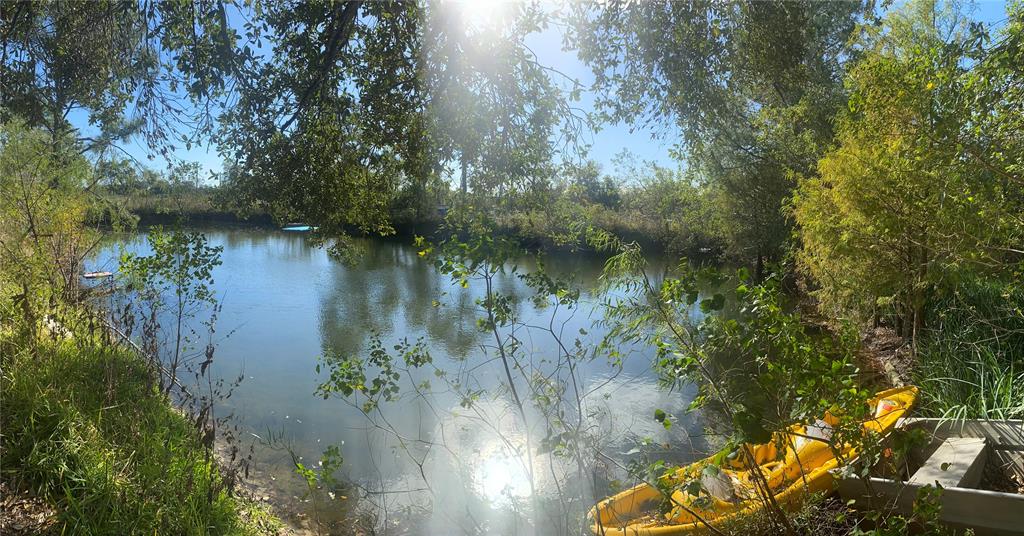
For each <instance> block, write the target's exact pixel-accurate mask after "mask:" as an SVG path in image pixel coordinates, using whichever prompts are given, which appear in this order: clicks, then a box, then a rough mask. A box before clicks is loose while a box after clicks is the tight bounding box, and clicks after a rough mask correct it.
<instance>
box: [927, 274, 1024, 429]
mask: <svg viewBox="0 0 1024 536" xmlns="http://www.w3.org/2000/svg"><path fill="white" fill-rule="evenodd" d="M931 310H932V314H931V315H930V317H929V318H928V324H929V326H930V328H929V329H930V332H929V333H928V334H927V336H926V337H925V338H924V340H923V343H922V345H921V348H920V352H919V355H918V364H917V366H916V368H915V371H914V378H915V381H916V382H917V384H918V385H919V386H920V387H921V388H922V390H921V397H922V399H921V406H920V409H921V411H922V412H923V413H924V414H926V415H928V416H933V417H943V418H949V419H974V418H986V419H1020V418H1024V359H1022V358H1021V356H1024V312H1022V311H1024V290H1021V289H1020V288H1016V287H1015V286H1014V285H1005V284H999V283H998V282H993V281H982V280H970V279H969V280H967V281H966V282H964V283H963V284H962V285H961V286H960V287H959V289H958V290H957V291H956V292H955V293H954V294H952V295H950V296H947V297H945V298H943V299H941V300H936V302H935V303H934V304H932V306H931Z"/></svg>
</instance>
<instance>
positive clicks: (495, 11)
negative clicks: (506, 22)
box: [449, 0, 509, 27]
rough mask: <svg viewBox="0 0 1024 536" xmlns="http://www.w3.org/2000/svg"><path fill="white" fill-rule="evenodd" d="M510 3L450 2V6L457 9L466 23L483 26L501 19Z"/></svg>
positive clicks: (487, 0)
mask: <svg viewBox="0 0 1024 536" xmlns="http://www.w3.org/2000/svg"><path fill="white" fill-rule="evenodd" d="M508 5H509V3H508V2H507V1H504V0H463V1H458V2H454V1H453V2H449V6H450V7H451V8H452V9H455V10H457V11H458V12H459V14H460V15H461V16H462V17H463V20H464V21H465V22H466V23H469V24H472V25H473V26H478V27H479V26H482V25H485V24H488V23H492V22H494V21H496V20H498V19H499V18H501V15H502V14H503V13H504V12H505V10H506V9H507V8H508Z"/></svg>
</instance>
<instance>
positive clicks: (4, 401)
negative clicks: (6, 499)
mask: <svg viewBox="0 0 1024 536" xmlns="http://www.w3.org/2000/svg"><path fill="white" fill-rule="evenodd" d="M7 342H10V341H7ZM4 347H6V348H15V347H16V345H11V344H7V345H4ZM39 350H40V351H39V354H38V355H37V356H32V355H30V353H29V352H14V353H13V355H5V356H4V358H3V361H4V362H3V374H2V385H0V405H2V407H3V411H2V417H0V423H2V425H3V427H2V433H3V436H2V439H3V443H2V452H0V467H2V470H3V472H4V473H5V474H4V475H3V476H4V479H5V480H8V481H13V482H14V483H15V484H17V485H21V486H26V487H28V488H30V489H31V490H33V491H34V492H35V493H37V494H38V495H40V496H41V497H43V498H44V499H46V500H47V501H48V502H50V503H52V504H54V505H55V506H56V507H57V510H58V511H59V512H60V514H59V522H58V528H57V531H58V532H61V533H70V534H181V535H185V534H256V533H260V532H262V529H260V528H258V527H259V526H260V525H265V526H267V527H268V528H269V526H270V524H271V523H272V522H271V520H270V519H269V516H266V515H265V514H263V513H262V512H260V511H258V510H256V509H255V508H251V507H250V506H249V505H247V504H245V503H243V502H242V501H240V500H237V499H235V498H232V497H230V496H229V494H228V492H227V490H226V488H225V486H224V485H223V481H222V479H221V477H220V475H219V472H218V471H217V470H216V468H215V466H214V465H213V464H214V462H213V461H212V460H211V458H210V454H209V453H208V452H207V451H206V450H205V449H203V447H202V446H201V444H200V443H199V441H198V440H197V438H196V433H195V431H194V428H193V427H192V425H191V424H190V423H189V422H188V421H187V420H186V419H185V417H183V416H182V415H181V414H179V413H178V412H176V411H175V410H174V409H173V408H172V407H171V406H170V404H169V403H168V401H167V399H166V398H165V397H163V396H161V395H160V394H159V393H158V391H157V390H156V389H155V387H154V380H153V377H152V376H151V374H150V371H149V370H148V369H147V368H146V366H145V364H144V363H143V362H142V360H141V359H140V358H138V357H137V356H136V355H134V354H131V353H128V352H126V351H124V350H122V349H120V348H116V347H110V346H104V345H101V344H99V343H89V342H83V341H82V339H68V340H65V341H57V342H53V341H49V342H47V343H43V344H42V345H41V346H40V347H39Z"/></svg>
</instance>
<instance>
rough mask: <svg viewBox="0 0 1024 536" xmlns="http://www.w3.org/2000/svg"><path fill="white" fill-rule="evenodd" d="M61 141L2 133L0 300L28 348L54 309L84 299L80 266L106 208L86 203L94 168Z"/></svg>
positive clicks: (9, 128)
mask: <svg viewBox="0 0 1024 536" xmlns="http://www.w3.org/2000/svg"><path fill="white" fill-rule="evenodd" d="M59 141H60V144H59V145H58V146H57V147H54V146H53V145H51V143H50V140H49V139H47V136H46V135H45V133H44V132H42V131H41V130H39V129H30V128H27V127H26V126H25V125H24V124H22V123H20V122H11V123H5V124H3V125H2V127H0V222H2V223H3V224H2V225H0V267H2V269H0V299H2V300H3V303H4V309H5V315H4V316H5V317H8V318H10V320H11V321H16V322H18V324H19V325H20V327H21V329H24V330H25V332H26V335H27V337H28V339H27V340H29V341H34V340H35V338H36V337H35V335H36V333H37V331H38V330H39V329H40V326H41V325H42V324H43V322H44V318H43V317H44V315H45V313H46V312H47V310H48V309H49V307H50V305H51V304H52V303H54V302H56V303H64V302H68V301H73V300H77V299H78V298H79V294H80V285H79V277H80V275H81V269H82V261H83V260H84V258H85V256H86V255H87V254H88V253H89V251H91V249H92V248H93V247H94V246H95V245H96V243H97V241H98V238H99V235H98V233H97V232H95V230H92V229H89V228H88V227H86V226H85V222H86V220H87V219H88V215H89V214H90V212H92V211H94V210H97V205H100V204H99V203H94V202H93V200H92V199H90V198H89V197H88V196H87V192H88V190H87V188H88V187H89V185H90V182H91V181H92V179H93V174H92V168H91V166H90V165H89V162H88V161H87V160H86V159H85V158H83V157H81V156H80V155H78V154H76V153H74V152H73V151H70V150H69V149H68V145H67V140H66V139H64V138H61V139H60V140H59ZM55 150H56V152H54V151H55ZM15 310H17V311H15ZM8 315H9V316H8ZM5 321H6V318H5Z"/></svg>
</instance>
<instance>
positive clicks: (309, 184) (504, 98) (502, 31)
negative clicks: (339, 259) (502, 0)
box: [217, 2, 567, 234]
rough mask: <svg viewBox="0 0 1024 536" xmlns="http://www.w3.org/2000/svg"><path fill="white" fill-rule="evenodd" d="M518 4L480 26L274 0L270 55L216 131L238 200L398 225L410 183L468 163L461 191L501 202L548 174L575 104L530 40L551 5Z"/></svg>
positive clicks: (328, 219)
mask: <svg viewBox="0 0 1024 536" xmlns="http://www.w3.org/2000/svg"><path fill="white" fill-rule="evenodd" d="M509 9H510V10H512V12H511V13H508V14H507V16H506V17H504V18H501V19H500V20H496V21H491V22H485V23H482V24H483V27H478V26H479V25H474V24H471V23H469V22H468V21H465V20H461V19H460V18H459V16H458V12H457V10H452V9H451V8H450V7H449V6H446V5H443V4H433V3H427V4H420V3H398V2H373V3H361V2H344V3H337V4H335V5H334V6H333V7H330V6H326V5H320V4H310V3H305V2H300V3H294V4H293V3H277V4H270V5H267V6H265V10H264V11H263V12H262V17H263V18H262V22H261V23H260V24H261V25H260V26H259V29H258V32H259V33H260V35H262V36H263V37H262V38H263V39H267V40H268V41H270V42H271V43H272V45H273V48H272V50H273V52H272V53H271V54H269V55H267V57H264V58H251V61H248V62H247V63H246V64H245V67H244V70H245V72H246V73H247V74H249V75H250V76H251V77H252V80H251V82H249V83H248V84H245V85H242V86H241V87H240V89H239V97H238V101H237V104H236V105H235V106H233V107H232V109H231V110H230V111H229V112H228V113H227V114H225V116H224V118H223V121H222V126H221V129H220V131H219V133H218V138H217V139H218V141H219V142H220V144H221V149H222V152H223V154H224V156H225V158H226V159H228V160H231V161H233V162H237V163H236V164H234V165H233V166H232V168H231V183H232V184H233V185H234V186H235V187H236V188H237V189H238V199H239V202H240V203H241V204H243V205H245V206H254V205H265V206H267V207H269V208H270V209H271V211H272V213H274V214H275V215H276V216H278V217H279V218H282V219H301V220H308V221H314V222H316V223H317V224H318V225H319V226H320V227H321V231H322V232H323V233H325V234H332V233H342V232H344V231H345V229H346V228H347V227H350V226H354V227H357V228H359V229H361V230H363V231H370V232H380V233H387V232H390V230H391V229H390V222H389V220H388V211H387V207H388V206H389V204H390V203H391V202H392V200H393V199H394V198H395V196H396V195H397V192H398V190H399V186H400V185H399V181H400V180H401V181H404V182H406V183H407V184H411V185H413V186H414V187H415V188H418V189H421V190H422V189H424V188H425V185H426V184H428V183H430V182H432V181H435V180H436V178H437V177H439V176H442V175H444V174H445V173H447V172H448V171H449V166H458V168H459V169H460V171H459V172H458V175H457V176H458V177H459V180H460V190H461V191H462V192H463V194H464V195H465V194H466V193H468V192H469V191H470V190H472V191H473V192H474V193H475V194H483V195H487V196H497V197H498V198H501V194H503V193H506V192H510V191H521V190H522V189H524V188H526V187H529V186H530V185H531V184H533V183H535V182H537V181H543V180H544V179H545V177H546V176H548V175H549V174H550V173H551V169H550V164H549V162H550V160H551V156H552V151H553V149H552V138H553V134H554V131H555V128H556V127H557V126H558V125H559V124H560V123H561V120H562V118H564V117H565V116H566V113H567V112H566V110H567V109H566V108H560V107H559V106H560V103H561V99H562V92H561V90H559V89H558V88H557V86H556V85H555V84H553V83H552V82H551V80H550V78H549V76H548V74H547V71H546V70H545V69H544V68H543V67H542V66H540V65H539V64H538V63H537V61H536V58H535V57H534V56H533V55H532V53H531V52H530V51H529V49H528V48H527V47H526V46H525V45H524V44H523V37H524V36H525V35H527V34H529V33H531V32H534V31H538V30H539V28H541V27H542V25H543V24H544V17H543V15H542V13H541V12H540V10H539V8H538V7H537V6H533V5H525V6H520V5H516V6H511V7H510V8H509ZM253 31H257V30H253Z"/></svg>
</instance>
